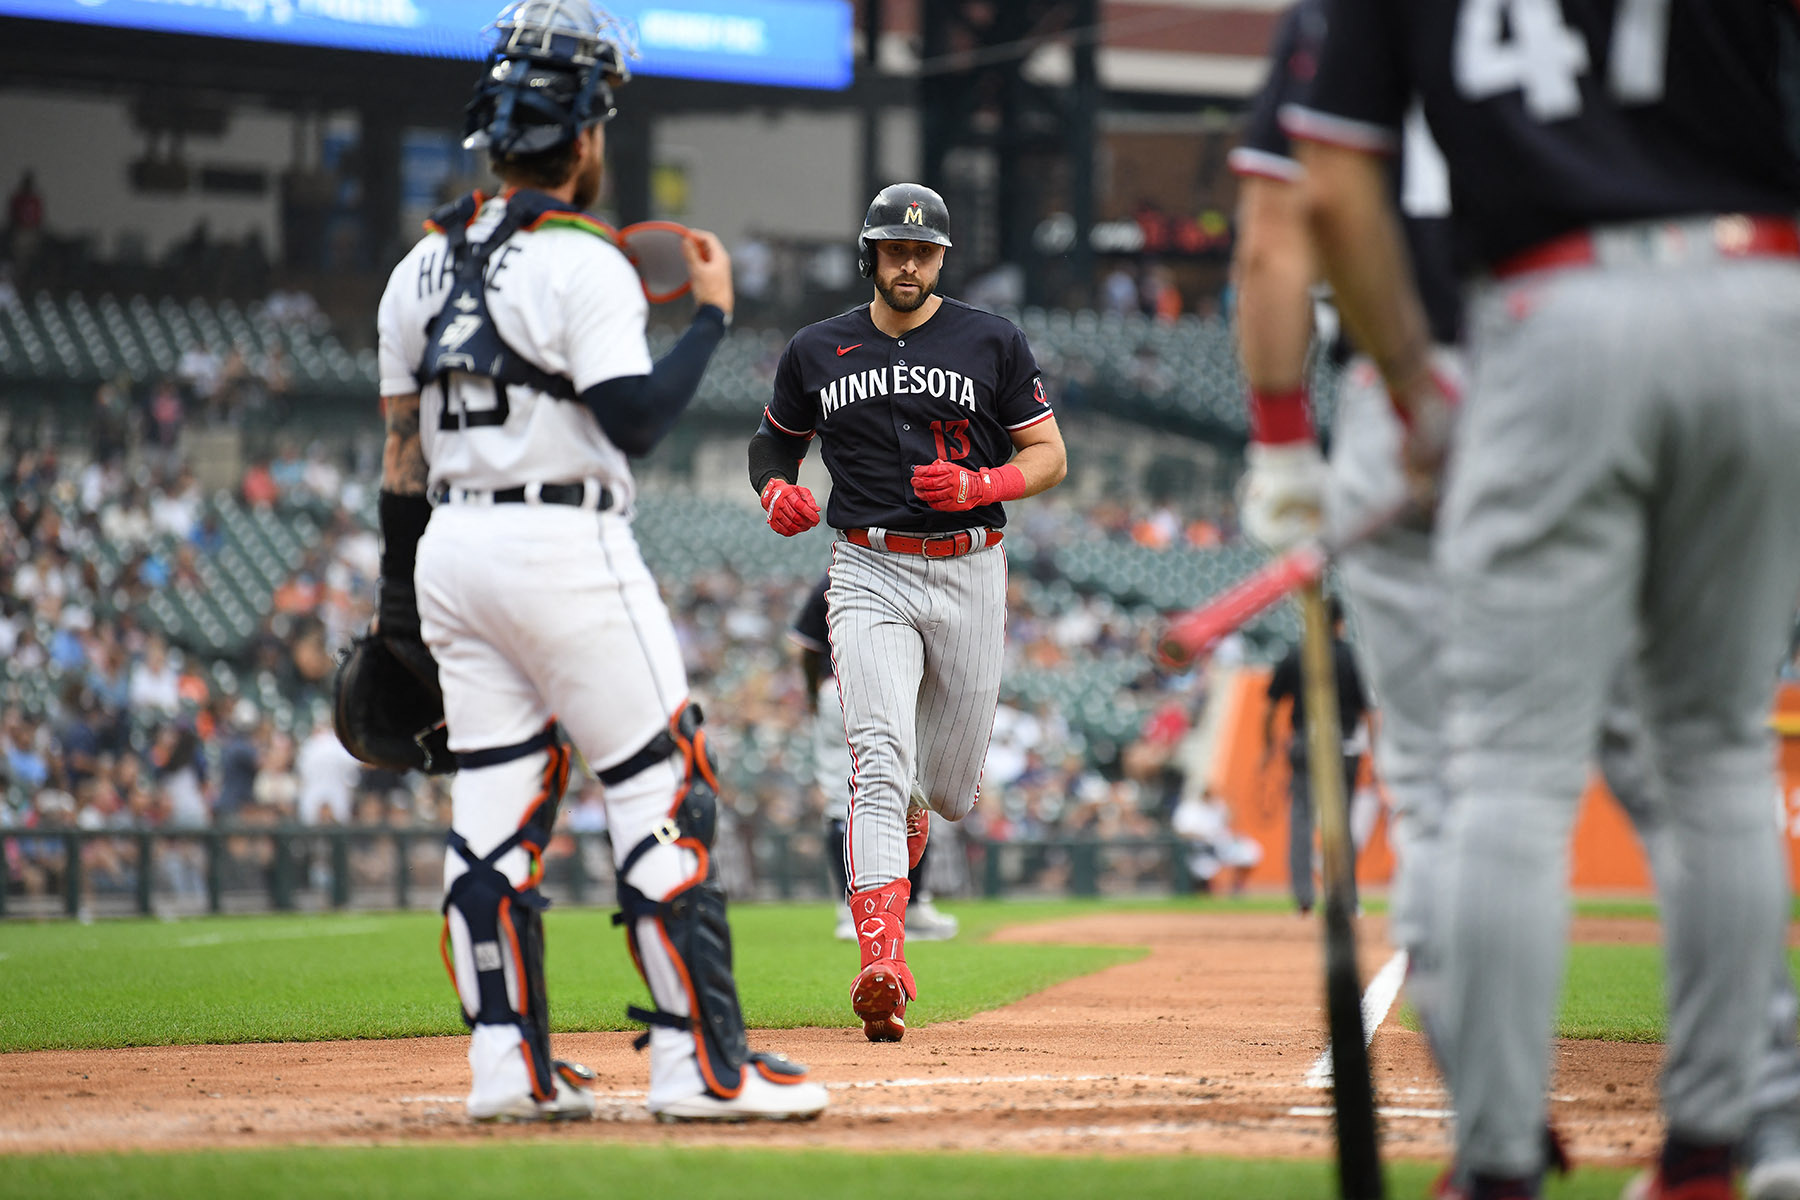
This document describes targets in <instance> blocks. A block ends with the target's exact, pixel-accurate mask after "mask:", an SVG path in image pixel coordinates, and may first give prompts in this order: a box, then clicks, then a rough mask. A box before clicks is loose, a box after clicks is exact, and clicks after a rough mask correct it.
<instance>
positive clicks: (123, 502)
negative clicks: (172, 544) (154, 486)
mask: <svg viewBox="0 0 1800 1200" xmlns="http://www.w3.org/2000/svg"><path fill="white" fill-rule="evenodd" d="M153 532H154V530H153V527H152V526H151V524H150V505H149V500H148V499H147V498H146V496H145V494H144V489H143V487H142V485H140V484H137V483H129V484H126V485H125V488H124V491H123V492H122V493H121V494H119V495H115V496H114V497H113V498H112V499H111V500H109V501H107V502H106V504H105V505H104V506H103V507H102V508H101V509H100V534H101V536H102V537H104V538H105V539H106V541H107V543H108V544H109V545H111V546H113V547H114V548H115V549H117V550H118V551H119V552H120V553H121V554H129V553H131V552H132V551H135V550H138V549H140V548H141V547H143V546H145V545H146V544H148V543H149V541H150V537H151V534H152V533H153Z"/></svg>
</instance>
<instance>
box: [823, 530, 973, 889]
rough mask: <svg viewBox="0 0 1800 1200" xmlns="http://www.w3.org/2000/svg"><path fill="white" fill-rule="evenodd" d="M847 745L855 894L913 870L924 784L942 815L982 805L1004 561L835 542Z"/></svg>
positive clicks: (833, 588) (837, 658) (835, 609)
mask: <svg viewBox="0 0 1800 1200" xmlns="http://www.w3.org/2000/svg"><path fill="white" fill-rule="evenodd" d="M825 600H826V605H827V614H828V621H829V624H830V627H831V655H832V660H833V663H834V664H835V666H836V670H837V678H838V687H839V689H840V690H841V692H842V695H843V700H844V731H845V735H846V737H847V739H848V741H849V743H850V755H851V763H852V768H851V776H850V820H849V834H848V838H849V845H848V847H847V853H846V856H845V857H846V867H847V869H848V871H849V875H850V890H851V891H853V892H860V891H867V890H868V889H870V888H875V887H881V886H883V885H884V884H888V883H892V882H893V881H894V880H896V879H900V878H902V877H904V876H905V875H906V804H907V798H908V796H909V795H910V793H911V791H912V781H913V779H914V778H915V777H916V778H917V779H918V781H919V784H920V786H921V788H922V789H923V790H924V792H925V795H926V797H927V798H928V799H929V800H930V802H931V807H932V809H933V810H935V811H936V812H937V813H938V814H939V815H941V816H943V817H945V818H947V819H949V820H952V821H960V820H962V818H963V817H965V816H967V815H968V813H969V810H970V809H971V808H973V807H974V806H975V801H976V799H977V797H978V795H979V786H980V783H981V765H982V762H983V760H984V759H985V758H986V757H987V747H988V739H989V738H990V736H991V735H992V734H993V730H994V706H995V704H996V703H997V702H998V700H999V696H1000V666H1001V660H1002V658H1003V656H1004V653H1005V648H1006V645H1005V639H1006V554H1005V552H1004V551H1003V550H1001V549H1000V548H999V547H995V548H993V549H990V550H978V551H975V552H974V553H972V554H965V555H963V556H962V557H960V558H934V559H927V558H921V557H918V556H917V555H910V554H897V553H890V552H887V551H883V550H874V549H869V548H866V547H863V546H858V545H854V544H852V543H850V542H846V541H842V540H840V541H838V542H836V543H835V544H834V545H833V546H832V556H831V583H830V586H829V588H828V589H827V591H826V593H825Z"/></svg>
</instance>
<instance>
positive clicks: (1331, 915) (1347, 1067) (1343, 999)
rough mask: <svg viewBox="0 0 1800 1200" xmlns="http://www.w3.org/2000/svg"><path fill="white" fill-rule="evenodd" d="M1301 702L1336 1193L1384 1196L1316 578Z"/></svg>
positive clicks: (1361, 1199) (1326, 642)
mask: <svg viewBox="0 0 1800 1200" xmlns="http://www.w3.org/2000/svg"><path fill="white" fill-rule="evenodd" d="M1300 615H1301V620H1302V632H1301V642H1300V675H1301V702H1302V703H1303V704H1305V706H1306V751H1307V752H1306V765H1307V773H1308V780H1309V782H1310V783H1311V785H1312V795H1313V804H1314V805H1315V806H1316V808H1317V810H1318V813H1319V835H1320V836H1319V841H1320V849H1321V851H1322V857H1323V858H1324V860H1325V889H1324V890H1325V1012H1326V1020H1327V1024H1328V1026H1329V1029H1330V1034H1331V1091H1332V1104H1333V1108H1334V1109H1335V1111H1336V1124H1337V1157H1338V1195H1339V1196H1340V1197H1342V1200H1382V1196H1383V1188H1382V1180H1381V1151H1380V1148H1379V1146H1378V1145H1377V1142H1376V1135H1375V1090H1374V1087H1373V1085H1372V1084H1371V1083H1370V1080H1369V1052H1368V1046H1367V1044H1366V1043H1365V1042H1364V1041H1363V1020H1362V974H1361V972H1360V971H1358V969H1357V961H1356V931H1355V929H1354V928H1353V927H1352V926H1351V917H1352V914H1353V912H1354V910H1355V905H1356V901H1355V900H1354V899H1353V898H1352V897H1353V895H1354V888H1355V878H1354V874H1353V873H1354V871H1355V870H1356V851H1355V850H1354V849H1353V848H1352V846H1351V843H1350V821H1349V816H1348V806H1347V804H1346V798H1345V796H1344V765H1343V764H1344V746H1343V735H1342V732H1341V730H1340V727H1339V721H1338V704H1337V671H1336V668H1335V663H1334V655H1333V647H1332V640H1333V639H1332V629H1331V621H1330V617H1329V615H1328V613H1327V611H1326V607H1325V589H1324V588H1323V586H1321V584H1320V583H1319V581H1318V580H1317V579H1316V578H1315V579H1313V580H1310V581H1308V582H1307V583H1305V584H1304V585H1302V587H1301V589H1300Z"/></svg>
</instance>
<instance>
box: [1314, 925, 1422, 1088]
mask: <svg viewBox="0 0 1800 1200" xmlns="http://www.w3.org/2000/svg"><path fill="white" fill-rule="evenodd" d="M1405 981H1406V951H1404V950H1396V951H1394V957H1392V958H1390V959H1388V960H1387V962H1386V963H1385V964H1384V965H1383V966H1382V968H1381V970H1379V971H1377V972H1375V978H1373V979H1371V980H1369V987H1368V990H1367V991H1365V992H1364V993H1363V998H1362V1025H1363V1045H1364V1046H1367V1045H1368V1044H1369V1043H1370V1042H1372V1041H1374V1040H1375V1031H1376V1030H1377V1029H1379V1028H1381V1023H1382V1022H1383V1021H1385V1020H1387V1015H1388V1010H1389V1009H1391V1008H1393V1007H1394V999H1395V997H1397V996H1399V994H1400V985H1401V984H1402V983H1404V982H1405ZM1306 1086H1307V1087H1310V1088H1327V1087H1330V1086H1331V1043H1330V1042H1327V1043H1326V1044H1325V1052H1324V1053H1323V1054H1321V1055H1319V1059H1318V1061H1317V1062H1315V1063H1313V1065H1312V1070H1310V1071H1308V1072H1307V1073H1306Z"/></svg>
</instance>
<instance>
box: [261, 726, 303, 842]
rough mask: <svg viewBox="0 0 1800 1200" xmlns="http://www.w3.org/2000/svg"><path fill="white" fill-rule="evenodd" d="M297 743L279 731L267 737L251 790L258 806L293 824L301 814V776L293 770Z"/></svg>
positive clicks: (271, 732)
mask: <svg viewBox="0 0 1800 1200" xmlns="http://www.w3.org/2000/svg"><path fill="white" fill-rule="evenodd" d="M294 755H295V752H294V739H293V738H292V737H290V736H289V735H287V734H285V733H282V732H281V731H280V730H271V731H269V733H268V748H267V749H266V750H264V751H263V754H262V766H261V769H259V770H258V771H257V772H256V784H255V786H254V788H253V789H252V793H253V795H254V798H255V801H256V803H258V804H260V805H262V806H263V807H265V808H270V809H273V810H275V811H276V812H279V813H281V814H282V816H283V817H284V818H286V819H287V820H290V821H291V820H293V819H294V818H295V816H296V815H297V814H298V813H299V811H300V776H299V774H298V772H296V771H295V769H294Z"/></svg>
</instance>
